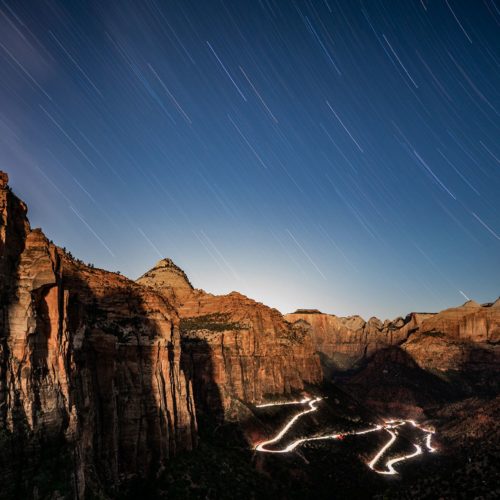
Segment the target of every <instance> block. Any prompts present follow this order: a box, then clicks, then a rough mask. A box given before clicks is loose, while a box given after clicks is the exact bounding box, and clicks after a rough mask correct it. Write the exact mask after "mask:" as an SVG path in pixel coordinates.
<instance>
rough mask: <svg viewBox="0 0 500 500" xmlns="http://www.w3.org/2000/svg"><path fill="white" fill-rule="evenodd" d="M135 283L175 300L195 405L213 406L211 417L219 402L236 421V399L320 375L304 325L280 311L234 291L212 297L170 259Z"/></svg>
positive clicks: (257, 397) (298, 386) (294, 386)
mask: <svg viewBox="0 0 500 500" xmlns="http://www.w3.org/2000/svg"><path fill="white" fill-rule="evenodd" d="M138 282H139V283H141V284H144V285H147V286H149V287H152V288H153V289H155V290H157V291H159V292H160V293H161V294H163V295H164V296H166V297H168V298H170V299H173V300H175V303H176V306H177V310H178V312H179V316H180V328H181V336H182V343H183V347H184V353H183V356H185V359H186V360H190V361H189V362H190V364H191V366H192V369H191V370H190V373H192V376H193V384H194V386H195V387H197V388H198V390H197V391H195V395H196V394H197V395H198V400H197V401H196V405H197V407H198V408H200V410H201V409H202V408H205V409H209V408H212V415H211V417H213V413H214V411H215V410H216V409H217V407H218V406H219V405H220V403H222V408H223V410H224V415H223V416H224V418H225V419H226V420H234V419H238V418H240V417H241V411H242V410H243V411H244V409H243V408H242V407H241V405H240V404H239V402H240V401H242V402H251V403H253V402H258V401H262V400H263V398H264V397H265V396H266V395H271V394H277V395H286V394H291V393H292V392H294V391H299V390H302V389H303V388H304V383H313V384H314V383H318V382H320V381H321V379H322V375H321V369H320V363H319V358H318V356H317V355H316V354H315V353H314V348H313V345H312V342H311V338H310V335H309V325H308V324H306V323H304V324H296V325H291V324H290V323H288V322H287V321H285V320H284V318H283V316H282V315H281V314H280V313H279V311H277V310H275V309H271V308H269V307H267V306H265V305H263V304H260V303H258V302H255V301H254V300H251V299H249V298H247V297H245V296H244V295H241V294H239V293H237V292H232V293H230V294H228V295H220V296H216V295H212V294H209V293H206V292H204V291H203V290H195V289H193V287H192V286H191V284H190V283H189V281H188V280H187V277H186V276H185V274H184V273H183V272H182V271H181V270H180V269H179V268H178V267H177V266H175V264H173V262H172V261H170V260H168V259H164V260H162V261H160V262H159V263H158V264H157V265H156V266H155V267H154V268H153V269H152V270H151V271H148V272H147V273H146V274H145V275H144V276H142V277H141V278H139V280H138ZM208 373H210V374H211V375H210V377H209V376H208V375H207V374H208ZM205 413H207V411H205ZM220 418H222V415H221V416H220Z"/></svg>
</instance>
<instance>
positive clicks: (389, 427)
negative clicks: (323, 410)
mask: <svg viewBox="0 0 500 500" xmlns="http://www.w3.org/2000/svg"><path fill="white" fill-rule="evenodd" d="M322 399H324V398H322V397H314V398H309V397H306V398H303V399H301V400H297V401H284V402H276V403H266V404H262V405H257V408H266V407H270V406H283V405H307V408H306V409H305V410H303V411H301V412H299V413H297V414H295V415H293V416H292V417H291V418H290V419H289V420H288V421H287V423H286V424H285V425H284V426H283V427H282V428H281V430H280V431H279V432H278V433H277V434H276V435H275V436H274V437H273V438H271V439H269V440H267V441H263V442H261V443H259V444H258V445H257V446H255V450H256V451H259V452H262V453H290V452H291V451H293V450H295V448H297V447H298V446H300V445H301V444H302V443H306V442H310V441H321V440H328V439H343V438H344V437H345V436H348V435H355V436H360V435H363V434H368V433H371V432H387V433H388V434H389V436H390V437H389V440H388V441H387V442H386V443H385V444H384V445H383V446H382V447H381V448H380V449H379V450H378V451H377V453H376V454H375V455H374V457H373V458H372V459H371V460H370V461H369V462H368V464H367V465H368V467H370V469H372V470H373V471H374V472H376V473H377V474H385V475H395V474H398V472H397V471H396V469H394V465H395V464H397V463H399V462H403V461H404V460H409V459H411V458H414V457H416V456H417V455H421V454H422V453H424V448H425V451H426V452H429V453H434V452H435V451H436V448H434V447H433V446H432V435H433V434H434V431H433V430H432V429H426V428H424V427H422V426H421V425H420V424H418V423H417V422H416V421H415V420H403V419H392V420H386V421H385V422H384V423H383V424H380V425H376V426H374V427H371V428H369V429H365V430H361V431H351V432H343V433H336V434H324V435H320V436H314V437H310V438H301V439H297V440H295V441H293V442H292V443H290V444H289V445H288V446H286V447H285V448H279V449H278V448H269V446H270V445H274V444H275V443H277V442H278V441H280V440H281V439H282V438H283V437H284V436H285V435H286V434H287V432H288V431H289V430H290V429H291V428H292V427H293V426H294V424H295V423H296V422H297V421H298V420H299V419H300V418H301V417H303V416H304V415H307V414H308V413H312V412H315V411H317V410H318V403H319V402H320V401H321V400H322ZM403 425H412V426H413V427H415V428H417V429H419V430H420V431H422V432H423V433H425V438H424V444H425V446H424V447H422V446H421V445H420V444H417V443H413V446H414V447H415V451H414V452H413V453H410V454H408V455H400V456H397V457H395V458H391V459H390V460H387V461H386V462H385V464H384V466H383V467H384V468H382V469H381V468H379V467H378V464H379V463H380V462H381V460H382V457H383V456H384V455H385V454H386V453H387V452H388V450H389V449H390V448H391V447H392V446H393V445H394V443H395V442H396V440H397V438H398V430H397V428H398V427H401V426H403Z"/></svg>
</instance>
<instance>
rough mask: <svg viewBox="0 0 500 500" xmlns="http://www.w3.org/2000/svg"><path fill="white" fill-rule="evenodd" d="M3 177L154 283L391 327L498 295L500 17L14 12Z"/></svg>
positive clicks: (355, 9) (286, 9) (188, 6)
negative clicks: (163, 267) (172, 279)
mask: <svg viewBox="0 0 500 500" xmlns="http://www.w3.org/2000/svg"><path fill="white" fill-rule="evenodd" d="M0 14H1V15H0V43H1V45H0V60H1V64H2V72H1V74H0V99H1V102H2V106H1V111H0V168H2V169H3V170H6V171H8V172H9V175H10V177H11V185H12V186H13V188H14V189H15V191H16V192H17V193H18V195H20V196H21V197H22V198H23V199H24V200H25V201H27V202H28V204H29V207H30V220H31V222H32V225H33V226H41V227H42V228H43V229H44V231H45V233H46V234H47V236H48V237H50V238H52V239H53V240H54V241H55V242H56V243H57V244H59V245H61V246H66V247H67V248H68V249H70V250H71V251H72V253H73V254H74V255H76V256H78V257H80V258H82V259H83V260H84V261H87V262H93V263H94V264H95V265H96V266H99V267H103V268H106V269H110V270H120V271H121V272H122V273H124V274H126V275H127V276H129V277H131V278H136V277H138V276H139V275H140V274H142V273H143V272H145V271H146V270H147V269H149V268H150V267H152V266H153V265H154V263H155V262H156V261H157V260H158V259H159V258H160V257H163V256H166V257H171V258H172V259H173V260H174V261H175V262H176V263H177V264H178V265H179V266H181V267H182V268H183V269H184V270H185V271H186V272H187V273H188V275H189V276H190V278H191V281H192V282H193V284H194V285H195V286H196V287H199V288H203V289H205V290H207V291H211V292H214V293H226V292H229V291H231V290H238V291H241V292H242V293H245V294H246V295H249V296H250V297H252V298H255V299H257V300H259V301H262V302H264V303H266V304H269V305H271V306H274V307H277V308H278V309H280V310H281V311H282V312H289V311H292V310H294V309H295V308H297V307H315V308H319V309H321V310H323V311H326V312H331V313H335V314H339V315H348V314H361V315H362V316H364V317H369V316H372V315H377V316H380V317H395V316H397V315H401V314H406V313H407V312H410V311H436V310H440V309H443V308H445V307H449V306H452V305H457V304H459V303H462V302H464V301H465V296H467V297H470V298H474V299H475V300H478V301H480V302H484V301H490V300H494V299H496V297H497V296H498V295H499V293H500V286H499V284H500V236H499V234H500V196H499V192H500V142H499V137H500V115H499V112H500V71H499V68H500V36H499V26H500V10H499V8H498V5H497V4H496V3H494V2H493V1H491V0H485V1H484V2H472V1H471V2H455V1H453V2H452V1H450V0H448V1H438V2H426V1H424V0H422V1H421V2H418V1H415V2H409V1H408V2H380V1H370V2H357V1H338V2H335V1H332V0H328V1H327V0H324V1H295V2H278V1H272V0H261V1H255V2H222V1H217V2H216V1H205V2H194V1H193V2H189V1H186V2H184V1H183V2H154V1H149V2H119V3H118V2H117V3H112V2H104V3H103V2H81V3H80V2H50V1H49V2H45V3H43V4H40V3H39V2H9V1H7V2H3V3H2V4H1V5H0Z"/></svg>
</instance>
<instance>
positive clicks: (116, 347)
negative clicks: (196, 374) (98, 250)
mask: <svg viewBox="0 0 500 500" xmlns="http://www.w3.org/2000/svg"><path fill="white" fill-rule="evenodd" d="M0 217H1V219H0V277H1V282H0V287H1V288H0V296H1V303H0V321H1V323H0V439H3V440H4V441H3V442H2V444H3V446H2V456H1V457H0V467H1V468H2V472H3V474H2V476H3V477H2V479H3V486H2V488H3V489H4V491H5V492H6V494H7V495H9V494H10V495H11V496H18V497H22V496H31V495H35V494H36V493H35V490H36V491H38V488H40V487H42V486H40V485H37V484H36V477H38V476H40V474H41V472H40V471H41V470H42V471H43V474H45V475H44V476H43V481H41V482H45V483H47V482H48V481H50V480H51V479H50V478H49V479H47V476H46V474H49V476H50V475H51V474H52V472H53V471H49V472H47V471H46V470H45V468H44V467H45V466H46V465H47V464H46V463H45V462H44V460H45V459H44V458H43V450H44V449H46V448H47V449H51V451H52V453H53V454H54V455H55V454H61V456H62V455H64V457H67V463H66V464H65V466H66V470H64V471H62V472H61V475H62V476H63V479H65V480H66V481H67V482H68V483H70V484H72V485H73V491H72V493H71V494H73V495H75V496H78V497H83V495H84V494H85V490H86V488H87V489H89V488H90V489H92V488H93V487H94V486H95V487H96V489H97V490H99V491H102V490H112V489H113V488H114V487H115V486H116V485H118V484H119V483H120V482H121V481H123V480H124V479H128V478H130V477H134V476H151V475H154V474H155V472H156V471H157V470H158V468H159V467H161V465H162V464H163V463H165V461H166V460H167V459H169V457H171V456H172V455H174V454H175V453H176V452H177V451H179V450H182V449H190V448H191V447H192V446H193V442H194V440H195V438H196V420H195V412H194V406H193V398H192V391H191V387H190V384H189V382H188V381H187V380H186V377H185V376H184V373H183V372H182V370H181V368H180V359H181V354H180V350H181V343H180V334H179V319H178V317H177V314H176V312H175V310H174V309H173V308H172V307H171V306H170V305H169V304H168V302H167V301H166V300H165V298H164V297H162V296H160V295H159V294H157V293H155V292H154V291H152V290H151V289H148V288H145V287H141V286H139V285H137V284H136V283H134V282H132V281H130V280H128V279H126V278H124V277H121V276H118V275H116V274H113V273H108V272H106V271H102V270H98V269H93V268H89V267H87V266H85V265H83V264H82V263H80V262H77V261H75V260H74V259H73V258H71V257H70V256H68V255H67V254H65V252H63V251H62V250H61V249H59V248H57V247H56V246H55V245H53V244H52V243H50V242H49V241H48V240H47V238H46V237H45V236H44V235H43V233H42V232H41V231H40V230H31V229H30V227H29V224H28V221H27V219H26V207H25V206H24V204H23V203H22V202H20V200H18V199H17V198H16V197H15V196H14V195H13V194H12V193H11V192H10V190H9V189H8V188H7V178H6V176H5V175H4V174H3V175H1V176H0ZM10 438H13V439H12V440H10ZM6 443H7V444H9V443H10V445H11V446H12V447H11V448H9V447H8V446H6ZM56 444H57V446H56ZM53 460H55V458H54V456H50V457H49V458H47V461H48V462H50V461H53ZM37 474H38V475H37ZM70 476H71V477H72V479H71V481H70ZM6 477H7V478H8V479H9V480H8V481H5V480H4V478H6ZM34 477H35V479H34ZM59 479H60V478H52V480H54V481H56V480H59ZM4 487H5V488H4ZM30 488H31V489H30ZM33 488H34V489H33ZM39 494H40V492H39Z"/></svg>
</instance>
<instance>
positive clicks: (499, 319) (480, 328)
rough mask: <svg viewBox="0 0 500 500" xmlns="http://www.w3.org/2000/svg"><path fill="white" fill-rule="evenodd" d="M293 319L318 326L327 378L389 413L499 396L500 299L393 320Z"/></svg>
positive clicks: (415, 412)
mask: <svg viewBox="0 0 500 500" xmlns="http://www.w3.org/2000/svg"><path fill="white" fill-rule="evenodd" d="M285 317H286V319H287V320H288V321H290V322H293V321H301V322H304V321H305V322H307V323H309V324H310V325H311V337H312V340H313V344H314V346H315V348H316V350H317V351H318V352H319V353H320V356H321V361H322V365H323V371H324V373H325V377H326V378H328V379H331V378H333V379H334V380H337V381H338V382H342V383H343V384H344V387H345V388H346V389H347V390H348V391H350V392H352V393H353V394H356V395H357V396H358V397H359V398H360V400H362V401H364V402H365V403H367V404H369V405H370V406H372V407H375V408H377V409H379V410H381V411H382V412H385V413H386V412H387V411H390V412H396V413H397V414H399V415H408V416H412V417H418V416H419V415H420V414H421V413H422V411H423V409H424V408H428V407H431V406H432V405H435V404H437V403H441V402H444V401H446V400H452V399H455V398H458V397H463V396H467V395H472V394H484V395H494V394H496V393H497V392H498V389H499V380H500V344H499V341H498V338H499V329H500V301H498V300H497V301H496V302H494V303H492V304H485V305H480V304H477V303H475V302H472V301H469V302H466V303H465V304H464V305H462V306H460V307H455V308H450V309H446V310H444V311H441V312H439V313H436V314H424V313H411V314H409V315H408V316H406V318H404V319H403V318H397V319H396V320H393V321H385V322H381V321H380V320H378V319H377V318H371V319H370V320H369V321H367V322H365V321H364V320H363V319H362V318H360V317H358V316H353V317H349V318H339V317H337V316H334V315H329V314H320V313H318V312H317V311H316V312H308V311H299V312H297V313H293V314H288V315H286V316H285ZM339 377H340V378H339Z"/></svg>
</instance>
